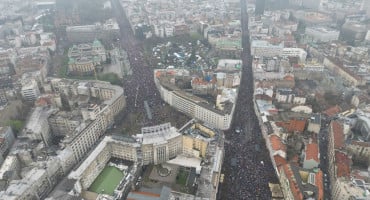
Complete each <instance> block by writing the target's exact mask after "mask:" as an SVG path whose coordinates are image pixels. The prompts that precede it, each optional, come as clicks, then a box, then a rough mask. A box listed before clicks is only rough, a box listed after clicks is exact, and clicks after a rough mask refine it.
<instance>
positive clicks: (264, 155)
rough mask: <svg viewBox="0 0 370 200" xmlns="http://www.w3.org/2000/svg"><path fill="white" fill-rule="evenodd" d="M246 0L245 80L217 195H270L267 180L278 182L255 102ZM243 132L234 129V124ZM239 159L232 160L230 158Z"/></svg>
mask: <svg viewBox="0 0 370 200" xmlns="http://www.w3.org/2000/svg"><path fill="white" fill-rule="evenodd" d="M246 8H247V6H246V0H241V16H242V19H241V23H242V47H243V52H242V55H241V59H242V61H243V67H242V73H243V74H242V80H241V84H240V88H239V94H238V99H237V102H236V108H235V113H234V118H233V124H232V128H231V129H230V130H229V131H227V132H226V134H225V136H226V140H227V142H226V143H225V159H224V164H223V167H222V173H224V174H225V179H224V182H223V183H222V184H220V188H219V194H218V199H222V200H223V199H271V193H270V190H269V187H268V182H273V183H277V182H278V180H277V177H276V174H275V171H274V169H273V167H272V164H271V160H270V157H269V153H268V150H267V149H266V146H265V142H264V139H263V137H262V133H261V129H260V127H259V124H258V119H257V116H256V113H255V111H254V103H253V91H254V87H253V84H254V83H253V73H252V56H251V51H250V39H249V30H248V13H247V9H246ZM237 127H240V128H242V133H240V134H238V133H235V128H237ZM232 159H233V161H236V164H235V162H234V163H231V160H232Z"/></svg>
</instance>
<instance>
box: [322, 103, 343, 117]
mask: <svg viewBox="0 0 370 200" xmlns="http://www.w3.org/2000/svg"><path fill="white" fill-rule="evenodd" d="M341 110H342V109H341V108H340V107H339V106H338V105H336V106H333V107H331V108H328V109H326V110H325V111H324V114H326V115H327V116H329V117H332V116H334V115H336V114H338V113H339V112H340V111H341Z"/></svg>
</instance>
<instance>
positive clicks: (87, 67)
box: [68, 39, 107, 74]
mask: <svg viewBox="0 0 370 200" xmlns="http://www.w3.org/2000/svg"><path fill="white" fill-rule="evenodd" d="M68 58H69V61H68V73H72V74H86V73H93V72H95V71H94V70H95V67H96V66H99V65H102V64H103V62H105V61H106V60H107V56H106V52H105V48H104V46H103V44H102V43H101V42H100V41H99V40H97V39H95V40H94V41H93V42H92V43H83V44H79V45H73V46H72V47H71V48H70V49H69V50H68Z"/></svg>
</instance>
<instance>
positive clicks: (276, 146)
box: [269, 134, 286, 152]
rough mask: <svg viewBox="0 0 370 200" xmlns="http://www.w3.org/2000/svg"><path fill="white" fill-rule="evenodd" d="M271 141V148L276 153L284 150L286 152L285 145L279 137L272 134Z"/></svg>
mask: <svg viewBox="0 0 370 200" xmlns="http://www.w3.org/2000/svg"><path fill="white" fill-rule="evenodd" d="M269 139H270V143H271V147H272V149H273V150H274V151H279V150H282V151H284V152H285V151H286V146H285V144H283V143H282V142H281V139H280V137H279V136H277V135H274V134H272V135H270V136H269Z"/></svg>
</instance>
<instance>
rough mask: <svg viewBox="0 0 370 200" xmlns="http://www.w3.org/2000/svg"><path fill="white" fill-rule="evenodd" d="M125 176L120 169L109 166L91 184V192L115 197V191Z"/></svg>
mask: <svg viewBox="0 0 370 200" xmlns="http://www.w3.org/2000/svg"><path fill="white" fill-rule="evenodd" d="M123 176H124V174H123V172H121V171H120V170H119V169H117V168H115V167H112V166H107V167H105V168H104V169H103V171H102V172H101V173H100V174H99V176H98V177H97V178H96V179H95V181H94V182H93V184H91V186H90V188H89V191H92V192H96V193H99V194H108V195H113V192H114V189H115V188H116V187H117V185H118V184H119V182H120V181H121V180H122V178H123Z"/></svg>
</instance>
